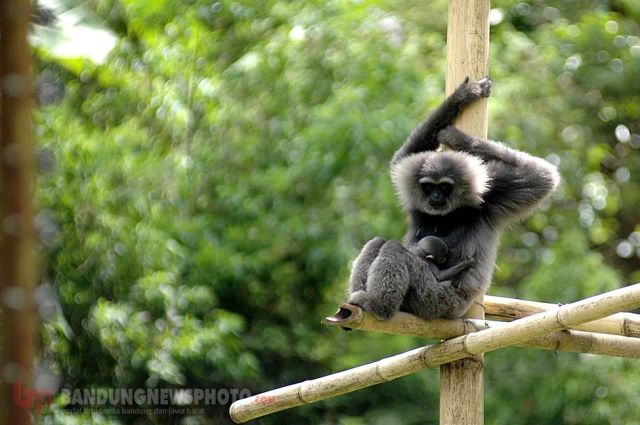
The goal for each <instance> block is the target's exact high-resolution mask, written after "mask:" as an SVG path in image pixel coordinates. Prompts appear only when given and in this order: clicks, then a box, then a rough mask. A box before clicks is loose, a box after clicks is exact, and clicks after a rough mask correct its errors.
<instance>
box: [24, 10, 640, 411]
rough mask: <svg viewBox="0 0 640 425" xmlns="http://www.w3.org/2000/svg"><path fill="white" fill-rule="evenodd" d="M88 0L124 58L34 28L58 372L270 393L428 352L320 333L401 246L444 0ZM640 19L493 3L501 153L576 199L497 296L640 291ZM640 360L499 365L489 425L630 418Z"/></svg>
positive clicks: (437, 76) (331, 404) (374, 396)
mask: <svg viewBox="0 0 640 425" xmlns="http://www.w3.org/2000/svg"><path fill="white" fill-rule="evenodd" d="M82 3H83V9H82V10H83V11H84V12H83V13H85V20H90V21H91V22H92V25H94V26H97V27H99V28H101V29H102V30H104V31H108V32H109V33H110V34H112V35H113V36H114V37H116V38H117V42H116V43H115V45H114V47H113V49H112V50H111V52H110V54H109V56H108V58H107V59H106V60H105V61H104V62H103V63H100V62H95V61H93V62H92V61H90V60H89V59H90V58H89V57H87V56H86V54H85V53H82V52H81V50H77V55H71V56H70V57H73V58H74V59H73V63H70V62H69V59H68V57H69V56H64V55H58V54H56V53H55V49H54V48H53V47H51V44H47V43H48V42H55V39H54V38H53V36H50V35H47V34H48V33H43V34H38V37H39V38H42V40H43V43H41V44H38V46H39V48H38V71H39V77H38V90H39V91H38V99H39V100H40V102H41V105H42V107H41V108H40V110H39V112H38V113H37V116H36V120H37V131H38V138H39V140H40V142H41V144H42V147H43V148H46V150H45V152H48V153H49V154H48V155H50V156H51V157H52V158H53V160H54V161H51V160H50V162H54V163H55V165H54V166H52V167H49V168H50V171H49V172H48V173H47V174H46V175H44V176H43V177H42V178H41V179H40V181H39V186H38V190H37V198H38V202H39V204H40V207H41V209H42V211H43V213H42V215H41V216H40V221H41V222H42V223H44V224H43V229H44V230H43V231H42V234H43V235H47V237H46V238H45V239H43V242H44V251H45V252H44V259H45V261H44V262H45V269H46V270H45V276H44V277H45V279H46V280H47V281H48V282H50V284H51V285H52V286H53V288H55V292H56V294H57V296H58V298H59V304H60V308H59V309H57V310H56V311H57V313H56V314H55V315H53V317H52V318H51V319H50V320H49V321H48V322H47V323H46V324H45V326H44V328H43V330H42V338H43V342H44V343H43V347H45V348H44V349H43V351H44V353H43V355H44V356H45V357H46V358H47V359H51V361H52V364H53V367H54V369H55V371H57V373H58V374H60V376H61V377H62V379H63V383H62V385H63V387H64V388H74V387H79V388H82V387H94V386H109V387H115V388H120V387H127V386H128V387H145V386H150V387H187V388H188V387H199V388H249V389H251V391H252V392H254V393H255V392H257V391H260V390H265V389H269V388H272V387H275V386H280V385H285V384H288V383H291V382H296V381H301V380H305V379H309V378H313V377H316V376H320V375H323V374H327V373H330V372H331V371H334V370H337V369H340V368H346V367H351V366H355V365H357V364H361V363H363V362H367V361H372V360H376V359H378V358H380V357H381V356H384V355H389V354H393V353H396V352H399V351H402V350H405V349H408V348H411V347H414V346H416V345H417V344H423V343H424V342H423V341H417V340H411V339H407V338H400V337H397V338H395V337H394V338H392V337H388V336H382V335H371V334H362V333H348V334H347V333H340V332H336V330H334V329H323V328H321V326H320V324H319V321H320V318H322V317H324V316H326V315H327V314H330V313H331V312H332V311H333V310H334V308H335V306H336V305H337V304H338V303H339V302H341V301H343V300H344V293H345V290H346V288H345V281H346V277H347V273H348V266H349V262H350V260H351V259H352V258H353V257H354V256H355V255H356V254H357V252H358V250H359V248H360V247H361V245H362V244H363V243H364V242H366V241H367V240H368V239H369V238H371V237H373V236H375V235H382V236H384V237H387V238H400V237H401V236H402V234H403V233H404V227H405V224H404V217H403V215H402V212H401V210H400V208H399V207H398V206H397V202H396V198H395V195H394V193H393V189H392V187H391V184H390V179H389V176H388V161H389V159H390V158H391V155H392V154H393V152H394V150H395V149H396V148H397V147H398V146H399V145H400V143H401V142H402V141H403V139H404V138H405V137H406V136H407V134H409V132H410V131H411V129H412V128H413V127H414V126H415V125H416V124H417V123H419V122H420V120H422V119H423V118H424V117H425V115H426V113H427V111H428V110H430V109H431V108H433V107H435V106H436V105H437V104H438V103H439V102H440V101H441V99H442V97H443V88H444V69H445V29H446V13H445V12H446V2H444V1H436V2H431V3H429V4H425V3H424V2H417V1H405V2H397V1H391V0H379V1H342V0H340V1H338V0H336V1H328V2H317V1H305V2H278V1H272V0H269V1H263V2H249V1H235V2H204V1H200V0H189V1H173V2H156V1H144V2H140V1H119V0H91V1H88V2H82ZM61 4H64V5H65V6H64V8H62V9H61V10H70V9H73V8H74V7H76V6H78V2H73V1H65V2H63V3H61ZM634 4H635V3H633V2H631V1H617V2H609V1H605V0H578V1H576V0H571V1H569V0H563V1H555V2H549V1H545V0H536V1H533V2H528V3H527V2H520V1H515V0H505V1H502V2H500V3H499V4H496V5H494V7H495V9H494V12H492V22H493V24H494V25H493V26H492V45H491V55H492V57H491V75H492V77H493V78H494V80H495V81H496V85H495V90H494V95H493V97H492V100H491V102H490V117H491V118H490V133H491V137H493V138H496V139H500V140H506V141H507V143H509V144H511V145H513V146H515V147H517V148H520V149H524V150H527V151H529V152H532V153H534V154H536V155H539V156H542V157H546V158H547V159H548V160H550V161H552V162H553V163H555V164H557V165H558V166H559V168H560V170H561V173H562V176H563V183H562V185H561V187H560V189H559V190H558V192H557V193H556V194H555V195H554V197H553V198H552V199H551V200H550V201H549V202H548V203H547V204H546V205H545V206H544V208H543V209H542V210H541V211H538V212H536V213H535V214H534V215H533V216H532V217H531V218H530V219H529V220H527V222H526V223H523V224H522V225H519V226H517V227H515V228H513V229H511V230H510V231H509V232H508V233H507V234H506V235H505V237H504V238H503V244H502V248H501V251H500V259H499V263H498V268H497V270H496V274H495V283H494V286H493V287H492V289H491V291H492V292H493V293H503V294H506V295H513V296H519V297H523V298H529V299H539V300H542V301H549V302H569V301H572V300H576V299H579V298H582V297H585V296H588V295H592V294H595V293H599V292H602V291H606V290H609V289H612V288H615V287H616V286H618V285H620V284H622V283H624V282H630V281H632V280H634V279H635V280H637V279H638V278H639V277H640V272H639V271H638V270H639V269H640V267H639V264H640V262H639V256H638V253H639V252H640V236H638V235H639V232H640V221H639V220H640V217H639V216H638V209H637V205H639V204H640V191H639V190H638V189H639V185H640V180H639V176H638V174H637V172H636V170H638V169H640V155H639V154H638V149H639V148H640V124H639V123H640V107H638V102H637V99H638V94H639V92H640V85H639V84H640V83H639V82H638V79H637V77H636V76H637V75H638V74H639V73H640V28H639V24H638V21H639V19H640V15H639V13H640V11H639V10H638V8H637V7H636V6H634ZM61 7H62V6H61ZM54 28H55V27H54ZM629 365H630V363H628V362H627V361H624V360H619V359H601V358H595V357H593V356H586V357H585V356H577V355H570V354H558V355H557V356H554V355H553V354H550V353H538V352H533V351H524V350H518V351H517V352H516V351H503V352H499V353H494V354H492V355H491V356H488V362H487V374H488V385H487V406H486V412H487V418H490V420H491V422H492V423H509V424H519V423H522V424H525V423H536V424H542V423H549V424H551V423H576V424H578V423H580V424H589V423H594V424H595V423H603V422H611V423H633V421H634V420H637V419H636V418H635V414H634V411H633V409H632V408H630V407H629V406H633V405H634V404H633V403H632V400H634V399H635V398H637V397H636V393H637V391H636V390H637V388H636V387H637V386H638V385H639V382H640V377H638V376H637V374H636V375H634V374H633V372H632V370H631V369H630V366H629ZM507 375H508V376H510V378H509V379H508V380H507V379H504V377H505V376H507ZM623 381H624V384H621V383H620V382H623ZM437 387H438V386H437V377H436V374H435V372H427V373H425V374H424V375H419V376H414V377H411V378H407V379H403V380H400V381H399V382H393V383H388V384H384V385H381V386H378V387H375V388H372V389H369V390H366V391H363V392H360V393H355V394H352V395H349V396H345V397H340V398H337V399H333V400H329V401H326V402H323V403H318V404H316V405H312V406H307V407H304V408H302V409H296V410H292V411H289V412H283V413H280V414H277V415H274V416H272V417H267V418H264V420H263V422H264V423H283V422H286V421H290V422H292V423H300V424H303V423H354V424H356V423H378V424H382V423H397V422H398V421H399V420H400V419H399V418H402V423H416V424H417V423H435V421H437V391H438V390H437ZM505 399H508V400H510V402H509V403H504V400H505ZM594 400H595V401H594ZM60 405H64V403H63V402H61V403H60ZM227 408H228V406H215V408H213V409H212V410H211V411H208V412H207V413H208V415H209V418H210V421H212V422H211V423H228V421H229V419H228V417H226V409H227ZM407 412H411V415H410V416H411V418H408V416H407ZM522 412H527V413H526V414H524V415H523V414H522ZM90 416H91V415H89V416H88V417H83V418H85V419H87V420H88V421H94V422H96V423H98V422H100V423H107V422H105V421H108V420H113V421H122V422H123V423H129V422H131V421H135V420H141V421H142V422H141V423H161V422H162V421H166V422H169V421H170V420H172V419H171V418H162V417H152V416H148V417H143V418H136V417H120V418H116V417H114V418H111V419H105V418H104V417H102V416H100V417H97V416H95V417H90ZM48 418H50V419H51V420H52V421H53V422H52V423H70V422H67V421H72V420H76V421H78V420H79V419H80V417H76V416H73V415H65V414H64V411H63V410H61V408H60V406H59V405H56V406H55V407H54V409H53V410H52V411H51V412H50V415H49V416H48ZM191 419H193V418H191ZM191 419H190V420H191ZM194 420H195V419H194ZM185 421H186V419H185ZM184 423H191V422H184Z"/></svg>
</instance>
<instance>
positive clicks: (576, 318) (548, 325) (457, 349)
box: [229, 284, 640, 423]
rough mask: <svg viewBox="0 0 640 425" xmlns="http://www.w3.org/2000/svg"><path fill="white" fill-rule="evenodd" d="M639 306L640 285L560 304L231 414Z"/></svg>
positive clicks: (240, 405)
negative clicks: (551, 308)
mask: <svg viewBox="0 0 640 425" xmlns="http://www.w3.org/2000/svg"><path fill="white" fill-rule="evenodd" d="M638 307H640V284H635V285H632V286H628V287H625V288H620V289H617V290H614V291H610V292H606V293H604V294H601V295H598V296H595V297H590V298H586V299H584V300H582V301H578V302H575V303H571V304H566V305H563V306H559V307H557V308H556V309H554V310H549V311H544V312H541V313H537V314H534V315H532V316H528V317H525V318H522V319H518V320H514V321H513V322H509V323H505V324H504V325H502V326H499V327H495V328H489V329H485V330H481V331H479V332H475V333H469V334H466V335H463V336H459V337H456V338H453V339H450V340H447V341H444V342H441V343H439V344H435V345H429V346H425V347H420V348H416V349H414V350H411V351H408V352H406V353H402V354H397V355H395V356H391V357H387V358H385V359H382V360H380V361H377V362H374V363H369V364H366V365H362V366H359V367H356V368H353V369H348V370H345V371H342V372H339V373H335V374H333V375H329V376H325V377H322V378H317V379H313V380H310V381H304V382H302V383H297V384H293V385H289V386H287V387H283V388H278V389H275V390H271V391H267V392H264V393H262V394H258V395H255V396H252V397H247V398H245V399H242V400H238V401H236V402H235V403H233V404H232V405H231V408H230V411H229V414H230V415H231V419H233V421H234V422H236V423H242V422H246V421H249V420H251V419H255V418H258V417H260V416H264V415H267V414H270V413H274V412H277V411H280V410H284V409H288V408H291V407H296V406H300V405H303V404H307V403H313V402H316V401H320V400H324V399H327V398H331V397H336V396H339V395H342V394H346V393H349V392H352V391H356V390H359V389H362V388H366V387H369V386H372V385H375V384H379V383H381V382H385V381H391V380H393V379H397V378H400V377H402V376H406V375H409V374H412V373H415V372H418V371H420V370H423V369H426V368H430V367H435V366H439V365H441V364H444V363H448V362H452V361H455V360H459V359H462V358H465V357H470V356H475V355H478V354H480V353H485V352H489V351H494V350H497V349H499V348H503V347H506V346H509V345H515V344H521V343H524V342H526V341H528V340H531V339H533V338H538V337H540V336H543V335H544V334H547V333H549V332H555V331H559V330H561V329H566V328H569V327H571V326H576V325H578V324H581V323H585V322H589V321H593V320H596V319H598V318H602V317H605V316H608V315H611V314H613V313H616V312H619V311H624V310H630V309H633V308H638Z"/></svg>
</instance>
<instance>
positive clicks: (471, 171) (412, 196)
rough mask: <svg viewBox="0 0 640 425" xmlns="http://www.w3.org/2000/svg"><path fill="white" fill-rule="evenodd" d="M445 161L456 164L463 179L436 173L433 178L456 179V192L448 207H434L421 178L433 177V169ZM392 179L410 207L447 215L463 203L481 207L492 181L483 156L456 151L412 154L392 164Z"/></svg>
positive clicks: (454, 182) (406, 204) (440, 179)
mask: <svg viewBox="0 0 640 425" xmlns="http://www.w3.org/2000/svg"><path fill="white" fill-rule="evenodd" d="M444 161H447V162H448V163H449V164H451V163H453V164H454V165H455V167H456V171H457V174H459V175H460V176H461V178H460V179H459V181H454V179H453V178H452V177H449V176H433V180H434V181H436V180H437V181H441V182H442V181H446V182H453V184H454V187H455V189H454V191H457V192H456V194H455V195H454V196H452V198H451V201H450V202H448V203H447V207H445V208H439V209H433V208H432V207H430V206H429V204H428V202H427V198H426V197H425V196H424V193H423V192H422V188H421V187H420V183H419V180H420V179H421V178H427V179H430V176H429V173H430V172H431V171H430V170H432V169H436V170H437V169H438V168H439V165H442V164H443V163H444ZM436 174H437V172H436ZM391 180H392V181H393V184H394V186H395V187H396V192H397V194H398V196H399V198H400V201H401V202H402V204H403V205H404V207H405V208H406V209H407V210H419V211H423V212H426V213H429V214H448V213H449V212H450V211H452V210H453V209H456V208H458V207H461V206H479V205H480V204H482V196H483V195H484V193H486V191H487V190H488V189H489V182H490V178H489V175H488V172H487V167H486V165H485V164H484V162H483V161H482V160H481V159H480V158H478V157H476V156H473V155H470V154H468V153H464V152H456V151H453V152H437V151H430V152H420V153H416V154H413V155H409V156H407V157H405V158H403V159H402V160H400V161H399V162H397V163H396V164H393V165H392V167H391ZM460 180H461V181H460Z"/></svg>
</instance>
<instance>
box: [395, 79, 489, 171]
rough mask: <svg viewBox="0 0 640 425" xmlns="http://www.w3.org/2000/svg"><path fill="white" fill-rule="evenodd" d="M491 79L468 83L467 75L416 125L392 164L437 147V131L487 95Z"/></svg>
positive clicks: (438, 144)
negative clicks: (425, 118) (472, 103)
mask: <svg viewBox="0 0 640 425" xmlns="http://www.w3.org/2000/svg"><path fill="white" fill-rule="evenodd" d="M490 92H491V80H490V79H489V77H486V78H483V79H482V80H480V81H476V82H473V83H469V77H467V78H466V79H465V80H464V82H463V83H462V84H460V86H458V88H457V89H456V90H455V91H454V92H453V93H452V94H451V95H450V96H449V97H448V98H447V99H446V100H445V101H444V102H443V103H442V104H441V105H440V106H439V107H438V108H437V109H436V110H435V111H433V112H432V113H431V115H430V116H429V118H427V120H426V121H424V122H423V123H422V124H420V125H419V126H418V127H416V128H415V129H414V130H413V131H412V132H411V134H410V135H409V137H408V138H407V140H406V141H405V142H404V144H403V145H402V146H401V147H400V149H398V150H397V151H396V153H395V155H394V156H393V159H392V160H391V163H392V164H395V163H397V162H398V161H400V160H401V159H402V158H404V157H406V156H408V155H411V154H413V153H417V152H424V151H433V150H436V149H438V147H439V146H440V143H439V142H438V132H439V131H440V130H442V129H444V128H446V127H447V126H448V125H451V124H452V123H453V120H454V119H455V118H456V117H457V116H458V115H459V114H460V111H462V108H464V107H465V106H466V105H468V104H470V103H471V102H473V101H474V100H477V99H479V98H481V97H487V96H489V94H490Z"/></svg>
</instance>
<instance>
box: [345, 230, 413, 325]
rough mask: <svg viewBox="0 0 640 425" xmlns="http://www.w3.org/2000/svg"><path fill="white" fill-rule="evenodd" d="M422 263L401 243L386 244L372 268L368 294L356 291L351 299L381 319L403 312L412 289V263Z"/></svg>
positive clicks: (369, 275)
mask: <svg viewBox="0 0 640 425" xmlns="http://www.w3.org/2000/svg"><path fill="white" fill-rule="evenodd" d="M413 261H415V262H417V261H422V260H421V259H419V258H418V257H416V256H415V255H413V254H411V253H410V252H409V251H407V250H406V249H405V248H404V247H403V246H402V245H401V244H400V242H398V241H387V242H386V243H385V244H384V245H383V246H382V248H380V252H379V254H378V257H377V258H376V259H375V260H374V262H373V263H372V264H371V267H370V268H369V272H368V278H367V287H366V290H365V291H362V290H361V291H356V292H354V293H352V294H351V297H350V298H349V303H350V304H356V305H358V306H360V307H362V309H363V310H365V311H370V312H372V313H373V314H375V315H376V316H377V317H379V318H380V319H383V320H385V319H388V318H389V317H391V315H393V313H395V312H396V311H398V310H400V306H401V305H402V302H403V300H404V297H405V295H406V294H407V290H408V289H409V283H410V277H411V276H410V274H409V271H410V269H411V268H412V267H411V265H410V264H409V262H413Z"/></svg>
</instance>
